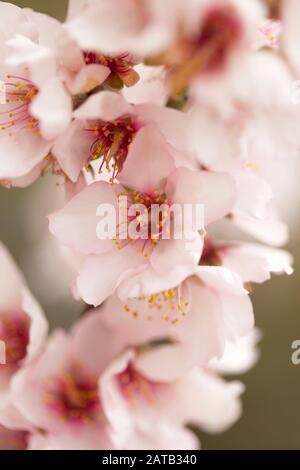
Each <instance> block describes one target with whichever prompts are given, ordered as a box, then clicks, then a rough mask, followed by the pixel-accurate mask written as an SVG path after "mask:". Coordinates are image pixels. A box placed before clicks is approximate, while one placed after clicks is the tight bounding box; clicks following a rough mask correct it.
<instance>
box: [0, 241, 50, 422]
mask: <svg viewBox="0 0 300 470" xmlns="http://www.w3.org/2000/svg"><path fill="white" fill-rule="evenodd" d="M0 260H1V262H0V266H1V268H0V279H1V292H0V338H1V341H2V342H3V343H4V345H5V348H4V353H5V354H4V364H2V365H0V422H1V423H3V424H5V421H6V419H5V415H6V413H8V414H9V415H13V414H14V411H13V410H11V402H10V387H11V383H12V381H13V379H14V377H15V376H16V374H17V373H18V372H19V370H20V369H21V368H22V367H23V366H24V365H25V364H28V363H30V361H32V360H33V358H34V357H35V356H36V355H37V353H38V352H39V350H40V349H41V347H42V344H43V342H44V340H45V337H46V334H47V329H48V327H47V321H46V319H45V318H44V315H43V312H42V310H41V308H40V306H39V305H38V304H37V302H36V301H35V299H34V298H33V297H32V295H31V293H30V292H29V290H28V288H27V287H26V285H25V283H24V280H23V278H22V276H21V274H20V272H19V271H18V269H17V267H16V266H15V264H14V262H13V260H12V259H11V257H10V255H9V254H8V252H7V250H6V249H5V248H4V246H3V245H0ZM3 343H1V344H3ZM1 351H2V349H1ZM25 429H26V428H25Z"/></svg>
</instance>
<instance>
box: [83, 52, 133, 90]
mask: <svg viewBox="0 0 300 470" xmlns="http://www.w3.org/2000/svg"><path fill="white" fill-rule="evenodd" d="M83 56H84V61H85V63H86V64H87V65H89V64H98V65H104V66H105V67H108V68H109V70H110V75H109V77H108V78H107V83H108V85H110V86H111V87H112V88H122V86H123V84H124V85H125V86H127V87H130V86H133V85H135V84H136V83H137V82H138V81H139V78H140V77H139V75H138V73H137V72H136V71H135V70H134V69H133V66H134V61H133V58H132V57H131V56H130V54H126V53H124V54H120V55H118V56H115V57H111V56H107V55H103V54H97V53H96V52H91V51H84V52H83Z"/></svg>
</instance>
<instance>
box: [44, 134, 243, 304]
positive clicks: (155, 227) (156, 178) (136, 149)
mask: <svg viewBox="0 0 300 470" xmlns="http://www.w3.org/2000/svg"><path fill="white" fill-rule="evenodd" d="M171 151H172V150H171V149H170V147H169V146H168V145H167V143H166V142H165V140H164V138H163V137H162V135H161V134H160V133H159V132H158V131H157V129H156V128H155V127H154V126H152V125H149V126H145V127H143V128H142V129H141V130H140V131H139V132H138V134H137V136H136V138H135V139H134V141H133V143H132V144H131V146H130V149H129V152H128V156H127V158H126V161H125V164H124V167H123V170H122V172H121V173H120V175H119V176H118V178H119V181H120V183H121V184H114V185H111V184H109V183H106V182H104V181H101V182H98V183H94V184H92V185H90V186H88V187H87V188H86V189H84V190H83V191H82V192H81V193H80V194H78V195H77V196H75V197H74V198H73V199H72V200H71V201H70V202H69V203H68V204H67V205H66V206H65V207H64V208H63V209H62V210H60V211H58V212H57V213H56V214H53V215H52V216H50V231H51V232H52V233H53V234H54V235H55V236H56V237H57V238H58V239H59V241H60V242H61V243H62V244H65V245H68V246H69V247H70V248H71V249H73V250H74V251H76V252H79V253H81V254H84V255H86V257H85V260H84V262H83V263H82V266H81V268H80V271H79V275H78V278H77V289H78V292H79V294H80V296H81V297H82V298H83V299H84V301H85V302H87V303H89V304H93V305H95V306H96V305H99V304H100V303H101V302H103V300H105V298H106V297H107V296H109V295H110V294H112V293H113V292H114V290H115V289H116V288H117V287H118V286H119V285H120V284H121V283H122V282H123V281H124V280H125V278H126V277H129V278H131V277H133V276H134V275H135V274H137V273H142V272H143V271H145V284H147V283H149V284H151V276H152V274H151V272H153V277H155V275H156V274H157V273H159V274H160V275H162V277H165V280H164V284H166V283H168V282H171V283H174V279H176V280H177V282H176V283H178V282H180V280H182V279H183V278H185V277H186V276H187V275H188V274H189V273H190V272H191V271H193V269H194V266H195V264H197V262H198V260H199V257H200V254H201V247H202V236H201V234H200V233H199V230H200V231H201V229H202V228H203V222H204V225H207V224H209V223H211V222H212V221H214V220H217V219H219V218H221V217H223V216H224V215H226V214H227V213H228V212H229V211H230V209H231V208H232V206H233V204H234V200H235V185H234V183H233V181H232V180H231V178H230V177H229V176H227V175H225V174H221V173H219V174H216V173H211V172H207V171H193V170H189V169H187V168H183V167H181V168H175V164H174V160H173V158H172V154H171ZM219 195H222V200H220V198H219ZM124 196H125V197H126V198H127V201H128V207H129V210H128V211H126V213H125V217H122V218H121V217H118V219H119V224H121V225H119V226H116V225H115V224H116V221H115V220H113V219H114V217H112V218H111V219H110V221H111V222H112V223H113V229H114V232H113V233H112V234H108V236H106V239H105V240H103V238H105V237H103V235H101V236H100V238H102V239H99V237H98V236H97V231H98V228H97V226H98V223H99V219H98V217H97V210H98V214H99V207H100V208H101V206H99V205H101V204H106V205H107V204H108V205H110V208H111V209H112V210H113V211H114V214H117V215H118V210H119V209H120V197H122V198H123V197H124ZM134 204H138V205H141V204H142V206H141V207H143V210H141V213H139V214H137V213H136V214H135V215H134V214H133V213H130V207H133V208H136V206H134ZM155 204H156V207H157V205H159V206H160V208H164V211H163V213H162V214H161V217H160V220H159V221H156V222H155V216H153V213H152V207H153V205H155ZM174 204H177V206H175V207H177V208H178V209H180V210H182V209H183V210H185V208H184V205H185V204H191V205H192V207H194V208H195V207H196V205H197V204H201V205H203V207H204V221H203V220H201V222H200V220H199V219H202V217H200V218H197V219H198V220H196V217H193V219H194V220H193V227H187V230H186V231H185V232H184V233H183V222H182V220H183V219H181V220H179V219H180V217H177V218H176V217H175V215H174V218H173V223H174V226H173V225H172V224H171V223H169V222H168V218H170V217H171V213H172V210H173V209H172V208H174ZM139 207H140V206H139ZM106 210H107V206H105V211H106ZM137 212H139V210H138V211H137ZM178 212H179V211H178ZM103 215H105V214H103ZM110 216H111V212H110ZM125 218H126V220H124V219H125ZM121 219H122V220H121ZM175 219H177V220H175ZM83 221H84V222H83ZM132 221H133V224H132ZM154 222H155V223H154ZM109 223H110V222H109ZM132 225H133V226H134V228H136V232H138V233H134V234H131V233H130V231H129V230H130V229H131V228H133V227H132ZM171 225H172V226H171ZM169 229H170V233H167V232H168V230H169ZM173 229H174V230H173ZM176 230H177V232H178V231H179V232H180V233H177V235H179V236H175V233H176ZM111 238H113V239H111ZM188 241H189V242H190V243H188V244H187V243H186V242H188ZM149 272H150V275H149ZM168 279H169V281H168Z"/></svg>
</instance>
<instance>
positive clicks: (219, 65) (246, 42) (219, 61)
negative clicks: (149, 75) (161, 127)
mask: <svg viewBox="0 0 300 470" xmlns="http://www.w3.org/2000/svg"><path fill="white" fill-rule="evenodd" d="M177 3H178V6H177V12H176V13H177V18H176V22H175V21H174V23H173V24H174V25H175V28H176V30H175V31H174V33H175V38H174V39H173V40H172V41H171V43H170V44H169V45H168V47H167V48H165V49H162V51H160V52H159V53H158V54H157V55H154V56H153V55H152V56H150V57H149V58H148V60H147V63H150V64H153V65H165V66H166V68H167V70H168V71H169V72H168V78H167V81H168V84H169V89H170V92H171V94H178V93H182V92H183V91H184V90H186V89H187V88H192V89H195V90H197V87H198V84H199V85H201V83H202V82H203V83H204V86H206V87H208V88H209V87H210V85H211V86H212V89H213V88H214V87H215V85H216V84H217V83H219V84H220V83H221V81H224V80H228V79H229V77H230V76H231V75H233V74H236V73H237V72H238V70H239V69H240V64H241V63H243V61H244V60H246V59H247V55H248V54H249V53H250V52H251V48H252V42H253V40H254V39H255V37H256V34H257V24H258V22H259V21H260V20H261V19H262V18H263V13H264V12H263V9H262V5H261V2H257V1H250V2H247V3H245V2H242V1H240V0H230V1H223V0H221V1H215V2H210V1H207V0H200V1H199V0H189V1H188V2H187V3H186V4H185V5H183V4H182V3H180V2H177ZM175 8H176V7H175ZM238 64H239V65H238Z"/></svg>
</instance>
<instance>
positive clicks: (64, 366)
mask: <svg viewBox="0 0 300 470" xmlns="http://www.w3.org/2000/svg"><path fill="white" fill-rule="evenodd" d="M104 327H105V325H104ZM104 333H105V330H104V329H103V328H102V315H100V314H95V313H92V314H90V315H87V316H85V317H84V318H83V319H82V320H80V321H79V323H78V324H77V325H75V327H74V328H73V330H72V331H71V333H70V335H67V334H65V333H64V332H62V331H56V332H54V333H53V334H52V335H51V337H50V338H49V341H48V343H47V345H46V347H45V349H44V351H43V352H42V353H41V355H40V356H39V357H38V358H37V360H36V361H35V362H34V363H31V364H30V365H28V367H24V368H23V370H22V371H21V372H20V373H19V374H18V376H17V377H16V378H15V380H14V383H13V384H12V397H13V402H14V404H15V406H16V408H17V409H18V411H19V413H20V415H21V416H24V417H25V418H26V419H27V420H28V421H29V422H31V423H32V424H33V425H34V426H35V427H36V428H37V429H39V430H40V431H41V434H40V435H38V434H36V436H35V437H34V438H33V439H32V440H31V447H30V448H31V449H43V450H50V449H51V450H58V449H60V450H67V449H76V448H77V449H83V450H88V449H90V450H91V449H111V448H114V446H113V442H111V439H110V435H111V425H110V422H109V420H108V418H107V416H106V411H105V410H104V406H106V403H104V402H103V401H102V394H101V391H100V388H101V383H100V382H101V376H102V375H103V374H104V373H105V370H106V368H107V367H109V364H110V363H111V361H113V360H114V359H115V354H120V352H121V349H115V346H116V344H115V341H114V334H112V336H111V337H108V336H106V335H105V334H104ZM110 345H112V347H111V346H110ZM120 347H121V348H122V347H123V343H122V344H121V345H120V346H119V348H120ZM116 357H117V356H116ZM150 411H151V406H150ZM165 427H166V429H164V428H165ZM158 429H159V432H158V435H159V436H160V438H161V439H162V440H161V443H160V446H165V447H162V448H168V446H169V444H170V443H171V436H170V434H171V433H170V429H169V428H168V427H167V426H164V425H158ZM174 431H175V436H180V437H183V438H184V439H185V442H184V444H183V445H184V446H186V448H194V444H195V439H192V437H191V434H190V432H188V431H186V435H185V432H184V430H183V429H180V427H179V426H178V431H177V430H176V428H175V430H174ZM164 436H166V437H164ZM123 437H124V436H123ZM126 437H127V439H128V441H127V446H130V445H135V444H136V443H137V442H138V441H143V444H144V445H145V447H146V448H148V447H150V446H151V445H154V444H153V443H157V440H156V439H157V438H156V436H155V435H153V427H151V428H150V427H149V428H148V430H147V433H146V430H144V432H142V431H141V433H140V435H139V436H135V435H133V432H131V435H130V434H129V430H128V433H127V436H126ZM133 439H134V440H133ZM176 444H177V446H178V442H176ZM172 445H173V446H175V442H174V440H173V443H172ZM127 448H128V447H127ZM133 448H135V447H133ZM174 448H177V447H174Z"/></svg>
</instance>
